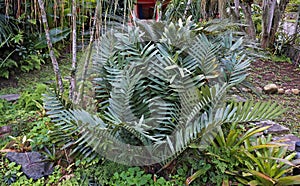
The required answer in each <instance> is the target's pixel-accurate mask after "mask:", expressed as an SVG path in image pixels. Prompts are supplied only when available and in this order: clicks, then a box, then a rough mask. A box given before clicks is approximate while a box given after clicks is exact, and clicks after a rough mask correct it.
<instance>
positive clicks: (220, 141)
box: [186, 124, 300, 185]
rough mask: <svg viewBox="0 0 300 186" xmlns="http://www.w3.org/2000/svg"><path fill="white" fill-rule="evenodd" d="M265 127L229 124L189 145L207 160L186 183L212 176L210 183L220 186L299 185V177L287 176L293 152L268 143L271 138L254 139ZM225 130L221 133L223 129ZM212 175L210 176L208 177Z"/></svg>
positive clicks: (282, 146)
mask: <svg viewBox="0 0 300 186" xmlns="http://www.w3.org/2000/svg"><path fill="white" fill-rule="evenodd" d="M267 128H269V126H265V127H257V126H256V127H252V128H250V129H247V131H244V130H245V129H242V128H241V127H239V126H237V125H236V124H233V125H231V126H230V127H229V129H228V130H226V128H223V129H221V127H218V128H217V129H216V131H215V132H213V133H211V134H210V135H208V136H206V138H205V139H204V140H202V142H204V143H202V144H201V145H196V144H193V145H191V147H192V148H195V149H197V151H198V153H195V154H199V155H200V156H202V157H203V156H204V157H207V159H209V161H208V162H207V164H209V165H211V166H209V167H208V168H207V169H204V168H203V167H201V169H199V170H197V171H195V172H194V173H193V174H192V175H191V176H190V177H188V178H187V180H186V184H187V185H189V184H190V183H192V182H193V181H195V182H196V183H197V181H201V180H199V179H197V178H199V177H203V176H205V175H208V176H209V175H210V174H212V173H214V174H216V175H214V179H213V180H210V181H211V182H212V183H215V184H217V185H221V184H222V183H223V184H224V183H228V182H229V181H238V182H240V183H243V184H245V185H291V184H299V183H300V177H299V176H291V173H292V170H293V168H294V167H295V166H296V165H294V164H293V163H292V161H291V160H292V159H293V157H294V156H295V153H290V154H288V153H287V145H286V144H283V143H279V142H276V141H271V139H272V136H271V135H269V136H268V137H265V136H258V135H259V134H260V133H262V132H263V131H265V130H266V129H267ZM224 129H225V130H224ZM210 176H212V175H210Z"/></svg>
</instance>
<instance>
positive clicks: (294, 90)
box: [292, 88, 300, 95]
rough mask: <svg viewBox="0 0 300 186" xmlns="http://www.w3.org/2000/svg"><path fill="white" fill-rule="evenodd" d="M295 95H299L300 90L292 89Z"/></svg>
mask: <svg viewBox="0 0 300 186" xmlns="http://www.w3.org/2000/svg"><path fill="white" fill-rule="evenodd" d="M292 92H293V94H295V95H298V94H299V93H300V91H299V89H296V88H295V89H292Z"/></svg>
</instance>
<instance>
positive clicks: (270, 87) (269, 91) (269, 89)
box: [264, 83, 278, 94]
mask: <svg viewBox="0 0 300 186" xmlns="http://www.w3.org/2000/svg"><path fill="white" fill-rule="evenodd" d="M277 91H278V87H277V85H275V84H273V83H272V84H268V85H266V86H264V92H265V93H266V94H274V93H276V92H277Z"/></svg>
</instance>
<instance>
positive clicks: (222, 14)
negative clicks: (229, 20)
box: [218, 0, 228, 19]
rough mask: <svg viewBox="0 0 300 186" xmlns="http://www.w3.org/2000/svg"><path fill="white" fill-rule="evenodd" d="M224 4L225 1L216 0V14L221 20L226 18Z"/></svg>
mask: <svg viewBox="0 0 300 186" xmlns="http://www.w3.org/2000/svg"><path fill="white" fill-rule="evenodd" d="M226 4H227V0H218V13H219V18H221V19H224V18H226V17H228V16H227V12H226Z"/></svg>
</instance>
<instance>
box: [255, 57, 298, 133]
mask: <svg viewBox="0 0 300 186" xmlns="http://www.w3.org/2000/svg"><path fill="white" fill-rule="evenodd" d="M251 66H252V70H251V71H250V76H249V80H250V82H252V84H253V85H254V87H260V88H263V87H264V86H265V85H267V84H269V83H274V84H276V85H278V87H279V88H283V89H284V90H287V89H299V90H300V68H297V66H295V65H294V64H291V63H288V62H272V61H261V60H258V61H255V62H253V63H252V64H251ZM254 98H255V99H256V100H263V101H269V100H272V101H274V102H277V103H278V104H279V105H282V106H283V107H284V108H288V110H287V111H286V112H285V113H284V114H283V115H282V116H280V117H279V118H278V119H276V120H275V121H276V122H278V123H280V124H282V125H285V126H286V127H289V128H290V129H291V131H292V132H293V133H294V134H296V135H298V136H300V95H294V94H283V95H279V94H270V95H266V94H263V95H262V97H260V98H258V97H256V96H254Z"/></svg>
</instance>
